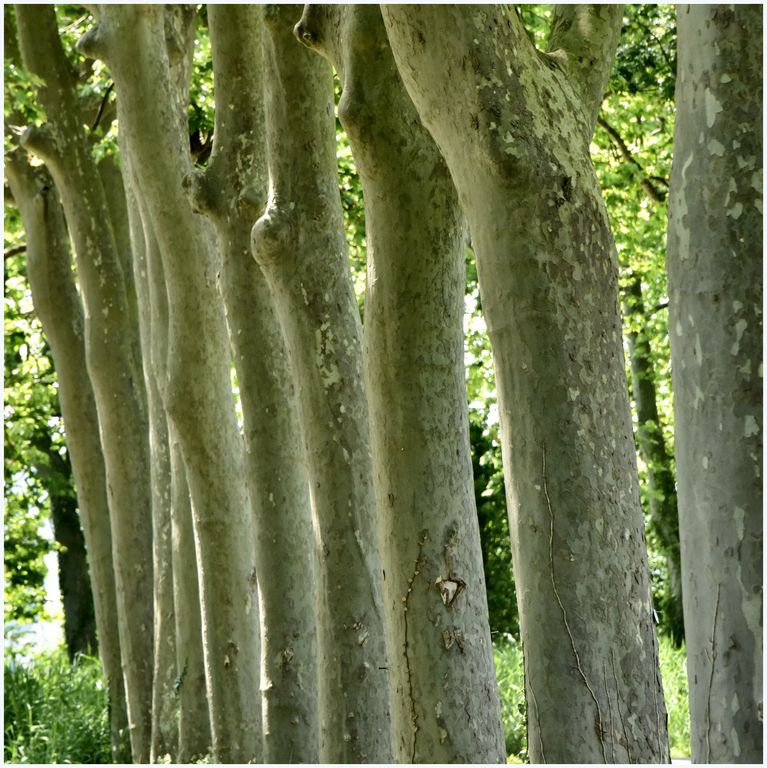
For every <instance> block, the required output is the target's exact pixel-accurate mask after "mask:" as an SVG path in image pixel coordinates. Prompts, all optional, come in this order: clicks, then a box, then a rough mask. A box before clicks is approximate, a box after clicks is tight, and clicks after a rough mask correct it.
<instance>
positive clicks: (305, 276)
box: [253, 5, 392, 762]
mask: <svg viewBox="0 0 767 768" xmlns="http://www.w3.org/2000/svg"><path fill="white" fill-rule="evenodd" d="M300 15H301V6H285V5H280V6H268V7H267V10H266V20H267V29H268V32H269V34H268V35H267V41H266V70H265V71H266V78H265V83H266V104H267V138H268V149H269V170H270V193H269V204H268V206H267V209H266V212H265V213H264V215H263V216H262V217H261V218H260V219H259V221H258V222H257V223H256V225H255V227H254V229H253V253H254V255H255V257H256V260H257V261H258V263H259V264H260V266H261V267H262V269H263V270H264V273H265V275H266V277H267V280H268V281H269V285H270V286H271V289H272V291H273V294H274V297H275V301H276V303H277V311H278V315H279V317H280V320H281V322H282V326H283V328H284V331H285V335H286V339H287V344H288V348H289V350H290V356H291V361H292V364H293V366H294V371H295V375H296V378H297V380H298V381H300V386H299V401H300V409H301V421H302V424H303V429H304V440H305V443H306V450H307V456H308V468H309V479H310V487H311V496H312V503H313V509H314V514H315V521H314V534H315V537H316V541H317V546H318V548H319V550H320V552H319V558H320V567H319V572H318V579H317V582H318V592H319V605H318V608H317V618H318V648H319V669H320V681H319V694H320V759H321V760H322V761H323V762H389V761H390V760H391V754H392V753H391V745H390V714H389V688H388V674H389V673H388V671H387V657H386V639H385V635H384V620H383V573H382V569H381V562H380V558H379V554H378V553H379V544H378V539H377V531H376V520H375V501H374V496H373V483H372V466H371V457H370V443H369V433H368V409H367V401H366V397H365V392H364V388H363V373H362V346H361V327H360V318H359V311H358V309H357V303H356V301H355V298H354V292H353V290H352V285H351V275H350V270H349V265H348V263H347V260H346V247H345V242H344V234H343V224H342V216H341V204H340V198H339V193H338V180H337V176H336V159H335V126H334V118H333V81H332V73H331V70H330V66H329V65H328V64H327V63H326V62H323V61H322V59H320V58H319V57H318V56H316V55H315V54H313V53H312V52H310V51H307V50H306V49H305V48H303V47H302V46H301V45H300V44H299V43H298V42H297V41H296V39H295V38H294V37H293V35H292V28H293V26H294V24H295V23H296V22H297V21H298V19H299V17H300Z"/></svg>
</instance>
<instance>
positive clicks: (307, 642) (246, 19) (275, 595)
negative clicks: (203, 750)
mask: <svg viewBox="0 0 767 768" xmlns="http://www.w3.org/2000/svg"><path fill="white" fill-rule="evenodd" d="M208 23H209V27H210V36H211V45H212V50H213V76H214V94H215V103H216V111H215V114H216V122H215V128H214V133H213V135H214V141H213V152H212V154H211V157H210V161H209V162H208V165H207V167H206V169H205V171H204V172H201V173H197V174H195V175H194V176H193V177H192V178H191V179H190V182H191V192H192V196H193V201H194V204H195V206H196V207H197V208H198V209H199V210H201V211H202V212H203V213H205V214H206V215H207V216H208V217H209V218H210V220H211V221H212V223H213V225H214V227H215V230H216V234H217V237H218V244H219V252H220V254H221V259H222V264H221V273H220V278H219V287H220V290H221V293H222V296H223V300H224V306H225V308H226V313H227V321H228V328H229V338H230V341H231V345H232V350H233V352H234V362H235V367H236V370H237V382H238V385H239V390H240V402H241V404H242V413H243V421H244V429H245V470H246V479H247V483H248V487H249V489H250V495H251V501H252V504H253V527H254V530H255V537H256V539H255V540H256V564H257V565H256V567H257V570H258V591H259V597H260V607H261V643H262V648H261V659H262V661H261V672H262V680H261V692H262V695H263V701H262V707H263V724H264V760H265V761H266V762H275V763H284V762H296V761H297V762H316V761H317V760H318V759H319V714H318V701H317V640H316V618H315V609H316V588H315V574H314V567H313V566H314V561H313V558H314V543H313V532H312V518H311V509H310V504H309V484H308V475H307V470H306V457H305V453H304V450H303V445H302V442H301V441H302V437H301V429H300V424H299V422H298V412H297V401H296V395H295V386H294V383H293V376H292V371H291V370H290V366H289V364H288V358H287V351H286V348H285V341H284V338H283V333H282V328H281V326H280V323H279V320H278V318H277V313H276V311H275V307H274V302H273V300H272V296H271V292H270V290H269V286H268V284H267V282H266V279H265V277H264V275H263V273H262V271H261V269H260V267H259V266H258V264H256V262H255V260H254V258H253V255H252V253H251V250H250V232H251V229H252V228H253V224H254V223H255V221H256V219H257V218H258V216H259V215H260V213H261V212H262V211H263V208H264V205H265V203H266V199H267V169H266V136H265V124H264V98H263V72H262V66H261V62H262V52H261V45H262V28H263V18H262V10H261V9H259V8H258V7H257V6H253V5H241V6H215V5H211V6H210V7H209V8H208ZM232 104H237V108H236V109H231V108H230V105H232Z"/></svg>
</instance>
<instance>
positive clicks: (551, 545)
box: [541, 443, 607, 763]
mask: <svg viewBox="0 0 767 768" xmlns="http://www.w3.org/2000/svg"><path fill="white" fill-rule="evenodd" d="M541 452H542V455H543V471H542V472H543V495H544V497H545V498H546V505H547V507H548V510H549V523H550V525H549V575H550V576H551V587H552V589H553V590H554V597H555V598H556V600H557V603H558V605H559V609H560V610H561V611H562V621H563V622H564V625H565V631H566V632H567V636H568V637H569V638H570V647H571V648H572V650H573V656H575V667H576V669H577V670H578V674H579V675H580V676H581V679H582V680H583V684H584V685H585V686H586V688H587V689H588V692H589V693H590V694H591V698H592V699H593V701H594V706H595V707H596V708H597V723H596V732H597V735H598V736H599V743H600V745H601V747H602V758H603V759H604V762H605V763H606V762H607V750H606V749H605V739H604V733H605V727H604V723H603V721H602V710H601V708H600V706H599V701H598V700H597V696H596V694H595V693H594V689H593V688H592V687H591V684H590V683H589V681H588V678H587V677H586V673H585V672H584V671H583V666H582V665H581V657H580V656H579V654H578V650H577V648H576V647H575V638H574V637H573V633H572V630H571V629H570V623H569V622H568V621H567V611H566V610H565V606H564V604H563V603H562V598H561V597H560V595H559V590H558V589H557V582H556V579H555V577H554V511H553V509H552V508H551V499H550V498H549V488H548V484H547V481H546V444H545V443H542V444H541Z"/></svg>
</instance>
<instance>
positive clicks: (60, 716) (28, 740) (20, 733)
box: [3, 649, 111, 763]
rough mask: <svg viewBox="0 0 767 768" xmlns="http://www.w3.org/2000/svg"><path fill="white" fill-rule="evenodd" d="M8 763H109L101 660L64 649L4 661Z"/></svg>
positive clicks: (5, 756)
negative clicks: (69, 655) (71, 659)
mask: <svg viewBox="0 0 767 768" xmlns="http://www.w3.org/2000/svg"><path fill="white" fill-rule="evenodd" d="M3 697H4V713H3V732H4V744H5V746H4V753H3V754H4V758H5V762H8V763H109V762H111V748H110V742H109V717H108V707H107V693H106V689H105V685H104V680H103V676H102V672H101V665H100V663H99V661H98V659H95V658H91V657H89V656H78V657H77V658H76V659H75V661H74V663H73V664H71V665H70V663H69V661H68V659H67V655H66V651H64V650H63V649H60V650H58V651H55V652H53V653H48V654H41V655H39V656H37V657H36V658H34V659H32V660H30V661H21V660H20V659H18V658H15V657H11V658H10V659H7V660H6V662H5V665H4V680H3Z"/></svg>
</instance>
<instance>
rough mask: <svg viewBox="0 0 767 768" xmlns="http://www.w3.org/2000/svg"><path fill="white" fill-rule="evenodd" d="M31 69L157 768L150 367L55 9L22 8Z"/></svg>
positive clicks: (142, 733)
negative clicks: (63, 224)
mask: <svg viewBox="0 0 767 768" xmlns="http://www.w3.org/2000/svg"><path fill="white" fill-rule="evenodd" d="M16 19H17V25H18V32H19V43H20V48H21V53H22V59H23V61H24V64H25V66H26V67H27V69H29V70H30V71H31V72H33V73H35V74H37V75H38V76H40V77H41V78H42V79H43V81H44V82H45V83H46V85H45V86H43V87H41V88H39V89H38V96H39V99H40V102H41V104H42V105H43V106H44V108H45V110H46V114H47V115H48V118H49V122H48V123H47V124H46V125H44V126H42V127H41V128H32V129H29V130H28V131H27V134H26V135H25V137H24V139H23V142H24V146H25V148H27V149H29V150H30V151H32V152H34V153H35V154H37V155H38V156H40V157H41V158H42V159H43V160H44V161H45V163H46V165H47V166H48V168H49V169H50V171H51V175H52V176H53V178H54V180H55V182H56V187H57V189H58V190H59V193H60V194H61V199H62V202H63V204H64V210H65V212H66V217H67V224H68V227H69V232H70V234H71V236H72V241H73V243H74V250H75V255H76V258H77V272H78V277H79V281H80V288H81V291H82V297H83V303H84V305H85V353H86V361H87V365H88V372H89V373H90V378H91V382H92V384H93V390H94V394H95V397H96V405H97V408H98V415H99V425H100V428H101V437H102V440H101V444H102V448H103V452H104V463H105V467H106V477H107V492H108V497H109V509H110V514H111V521H112V534H113V545H114V546H113V559H114V567H115V577H116V586H117V606H118V611H119V619H120V624H119V626H120V649H121V652H122V657H123V674H124V676H125V692H126V698H127V702H128V713H129V718H130V734H131V748H132V752H133V759H134V760H136V761H137V762H146V760H148V759H149V740H150V730H151V691H152V627H153V613H152V559H151V546H150V541H151V496H150V488H149V446H148V439H147V419H146V413H145V410H144V407H143V402H144V394H143V393H142V391H141V378H140V375H141V374H140V361H138V360H136V358H135V335H134V328H133V326H132V324H131V314H130V310H129V306H128V300H127V295H126V290H125V280H124V275H123V270H122V265H121V262H120V258H119V256H118V253H117V249H116V246H115V239H114V233H113V231H112V227H111V222H110V216H109V209H108V207H107V204H106V199H105V196H104V190H103V187H102V184H101V179H100V177H99V174H98V170H97V169H96V166H95V163H94V161H93V158H92V156H91V152H90V146H89V145H88V143H87V141H86V138H85V135H84V133H83V129H82V120H81V119H80V114H79V106H78V104H77V101H76V94H75V90H74V80H73V78H72V74H71V72H70V69H69V63H68V62H67V59H66V56H65V54H64V51H63V49H62V47H61V42H60V40H59V36H58V31H57V28H56V18H55V14H54V12H53V8H52V6H31V5H19V6H17V7H16Z"/></svg>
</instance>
